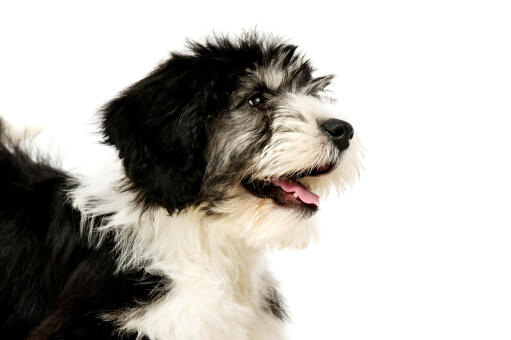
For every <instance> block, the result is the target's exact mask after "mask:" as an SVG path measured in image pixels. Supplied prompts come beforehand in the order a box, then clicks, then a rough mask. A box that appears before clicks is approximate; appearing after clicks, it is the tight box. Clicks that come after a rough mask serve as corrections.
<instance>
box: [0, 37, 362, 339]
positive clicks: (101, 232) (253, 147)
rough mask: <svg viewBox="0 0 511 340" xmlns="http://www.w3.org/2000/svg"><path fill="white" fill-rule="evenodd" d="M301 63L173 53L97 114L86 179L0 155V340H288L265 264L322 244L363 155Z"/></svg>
mask: <svg viewBox="0 0 511 340" xmlns="http://www.w3.org/2000/svg"><path fill="white" fill-rule="evenodd" d="M312 72H313V69H312V67H311V64H310V62H309V61H308V60H306V59H305V58H304V57H303V56H302V55H301V54H299V53H298V52H297V47H296V46H294V45H289V44H287V43H284V42H282V41H279V40H278V39H275V38H269V37H261V36H258V35H256V34H254V33H250V34H246V35H244V36H242V37H241V38H237V39H230V38H226V37H216V38H212V39H210V40H208V41H206V42H204V43H190V44H189V51H188V52H186V53H172V54H171V57H170V59H169V60H167V61H166V62H164V63H163V64H161V65H160V66H159V67H158V68H157V69H156V70H154V71H153V72H152V73H151V74H149V75H148V76H147V77H146V78H144V79H142V80H140V81H139V82H137V83H135V84H133V85H132V86H130V87H129V88H127V89H126V90H125V91H123V92H122V93H121V94H120V95H119V96H118V97H117V98H115V99H114V100H112V101H111V102H110V103H108V104H106V105H105V107H104V108H103V109H102V110H101V113H100V122H101V133H102V142H103V146H102V147H103V148H105V149H107V150H110V151H109V152H111V158H110V159H111V162H110V164H109V165H108V166H106V167H104V168H101V169H97V170H98V171H96V172H95V175H88V176H84V175H81V174H74V173H69V172H65V171H63V170H59V169H58V168H56V167H55V166H52V165H50V164H49V163H48V162H45V161H42V160H41V159H39V158H36V157H33V156H31V153H30V151H29V150H27V149H26V148H24V147H23V145H22V144H23V143H21V144H20V141H19V139H17V138H16V137H15V136H14V133H13V131H12V130H11V129H10V128H8V127H7V123H6V122H4V123H3V124H2V127H0V130H1V137H0V138H1V144H0V338H1V339H94V340H100V339H154V340H156V339H158V340H167V339H178V340H184V339H201V340H205V339H214V340H219V339H223V340H226V339H237V340H243V339H247V340H248V339H264V340H272V339H284V338H285V334H284V327H283V326H284V323H285V320H286V312H285V309H284V307H283V304H282V301H281V298H280V295H279V293H278V290H277V285H276V283H275V282H274V280H273V278H272V276H271V275H270V274H269V273H268V271H267V268H266V266H265V259H264V252H265V249H266V248H269V247H273V248H283V247H294V248H302V247H305V246H306V245H307V244H308V243H309V242H310V241H311V240H312V239H314V238H315V237H316V236H317V229H316V226H315V223H314V215H315V213H316V211H317V210H318V206H319V195H323V194H325V193H326V192H327V191H329V189H330V188H335V189H342V188H343V187H344V186H346V185H347V184H350V183H351V182H353V180H354V179H355V178H357V176H358V171H359V167H360V165H359V159H360V154H361V148H360V146H359V142H358V137H357V135H356V134H354V131H353V128H352V126H351V125H350V124H349V123H348V122H346V121H344V120H341V119H340V117H338V115H337V114H336V110H335V109H334V107H333V100H332V99H331V98H329V97H328V96H326V94H325V92H324V90H325V87H326V86H327V85H328V84H329V83H330V81H331V79H332V76H323V77H314V76H313V75H312Z"/></svg>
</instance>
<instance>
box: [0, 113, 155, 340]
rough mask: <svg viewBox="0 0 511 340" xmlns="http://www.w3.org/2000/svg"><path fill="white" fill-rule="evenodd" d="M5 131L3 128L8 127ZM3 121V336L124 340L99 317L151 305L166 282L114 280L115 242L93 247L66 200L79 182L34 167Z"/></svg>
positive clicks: (136, 277) (135, 276)
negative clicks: (157, 286) (148, 302)
mask: <svg viewBox="0 0 511 340" xmlns="http://www.w3.org/2000/svg"><path fill="white" fill-rule="evenodd" d="M2 126H3V128H2ZM5 126H6V125H5V124H2V123H1V120H0V131H1V132H0V133H1V134H0V135H1V137H0V140H1V143H0V235H1V237H0V278H1V279H0V338H1V339H26V338H28V339H47V338H59V339H60V338H65V339H79V338H84V337H85V338H89V337H92V336H94V337H96V338H100V339H110V338H116V339H117V338H118V337H117V335H115V333H116V332H115V331H114V326H113V325H111V324H110V323H107V322H102V321H101V320H100V318H99V313H100V312H104V311H109V310H110V311H111V310H117V309H121V308H124V307H129V306H130V304H132V303H134V301H144V299H148V298H149V296H150V294H151V292H152V290H153V289H154V287H155V284H157V282H158V281H159V280H158V278H157V277H153V276H151V275H148V274H146V273H142V272H137V271H134V272H132V273H129V274H115V270H116V268H115V261H114V260H113V254H112V249H113V247H112V244H111V241H110V240H108V239H107V240H105V241H104V242H103V243H102V245H101V246H98V247H90V246H88V245H87V243H86V241H85V240H84V238H82V237H80V229H79V225H80V213H79V212H78V211H77V210H75V209H74V208H73V207H72V206H71V203H70V202H69V200H68V199H67V197H66V192H67V190H69V189H71V188H72V186H73V180H72V178H70V177H69V176H68V175H66V174H65V173H64V172H62V171H60V170H58V169H56V168H54V167H52V166H50V165H49V164H47V163H45V162H44V161H34V160H33V159H31V157H30V156H29V155H28V154H27V153H26V152H24V151H23V150H22V149H21V148H20V147H18V146H17V145H16V144H15V143H13V139H12V138H10V136H8V132H9V131H6V129H5Z"/></svg>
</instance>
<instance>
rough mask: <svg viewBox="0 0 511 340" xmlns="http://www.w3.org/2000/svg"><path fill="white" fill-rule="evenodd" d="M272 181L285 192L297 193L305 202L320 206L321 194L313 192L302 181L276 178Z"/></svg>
mask: <svg viewBox="0 0 511 340" xmlns="http://www.w3.org/2000/svg"><path fill="white" fill-rule="evenodd" d="M272 183H273V185H276V186H278V187H281V188H282V190H284V191H285V192H294V193H296V194H297V195H298V197H299V198H300V201H302V202H303V203H307V204H314V205H315V206H316V207H319V196H318V195H316V194H315V193H313V192H310V191H309V190H308V189H307V188H306V187H304V186H303V185H302V184H301V183H299V182H292V181H284V180H274V181H272Z"/></svg>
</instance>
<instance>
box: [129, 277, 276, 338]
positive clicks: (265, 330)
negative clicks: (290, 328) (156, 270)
mask: <svg viewBox="0 0 511 340" xmlns="http://www.w3.org/2000/svg"><path fill="white" fill-rule="evenodd" d="M246 280H247V278H246V277H245V278H242V279H239V281H231V280H228V279H226V278H225V277H223V276H222V275H219V274H218V273H215V271H197V269H195V270H191V269H190V272H189V273H188V275H181V276H180V277H175V278H173V279H172V286H171V288H170V290H169V291H168V292H167V293H165V295H163V296H161V297H160V298H159V299H157V300H155V301H154V302H152V303H149V304H147V305H145V306H143V307H142V308H140V309H138V310H136V311H133V312H130V313H127V315H126V316H125V317H124V319H123V320H121V323H122V328H123V329H125V330H128V331H135V332H137V333H138V334H140V335H145V336H147V337H149V339H154V340H170V339H179V340H182V339H189V340H195V339H197V340H198V339H201V340H208V339H211V340H213V339H215V340H217V339H224V340H229V339H237V340H259V339H261V340H263V339H265V340H281V339H284V338H285V337H284V333H283V326H284V322H283V320H282V319H283V318H284V317H283V314H279V313H278V312H276V310H275V307H278V308H277V310H281V309H280V308H281V306H275V304H280V301H277V300H275V292H276V290H275V288H274V287H273V285H271V282H270V281H269V280H268V277H262V276H261V277H255V278H254V277H252V278H251V281H252V282H246Z"/></svg>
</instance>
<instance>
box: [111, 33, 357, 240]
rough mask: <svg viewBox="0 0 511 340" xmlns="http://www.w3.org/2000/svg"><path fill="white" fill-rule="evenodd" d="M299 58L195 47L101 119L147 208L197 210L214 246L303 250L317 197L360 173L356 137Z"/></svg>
mask: <svg viewBox="0 0 511 340" xmlns="http://www.w3.org/2000/svg"><path fill="white" fill-rule="evenodd" d="M312 71H313V69H312V67H311V66H310V63H309V61H307V60H305V59H304V58H303V57H302V56H300V55H299V54H298V53H297V52H296V47H295V46H292V45H287V44H282V43H278V42H275V41H273V42H270V41H263V39H260V38H257V37H255V36H248V37H245V38H243V39H240V40H239V41H236V42H234V41H231V40H227V39H217V40H216V41H214V42H208V43H206V44H192V46H191V54H186V55H183V54H173V56H172V58H171V59H170V60H169V61H167V62H166V63H164V64H163V65H161V66H160V67H159V68H158V69H157V70H156V71H155V72H153V73H152V74H151V75H149V76H148V77H147V78H145V79H143V80H141V81H140V82H138V83H136V84H134V85H133V86H132V87H131V88H129V89H128V90H126V91H125V92H124V93H123V94H122V95H121V96H120V97H119V98H117V99H116V100H114V101H112V102H111V103H110V104H108V105H107V106H106V107H105V110H104V114H103V126H104V133H105V137H106V141H107V142H108V143H110V144H113V145H115V146H116V147H117V148H118V149H119V156H120V157H121V159H123V162H124V166H125V170H126V175H127V177H128V178H129V180H130V181H129V183H128V188H129V189H130V190H134V191H135V192H136V193H137V195H138V197H139V202H138V203H139V204H143V205H144V206H145V207H146V208H153V207H155V206H162V207H164V208H166V209H167V210H168V211H169V213H171V214H174V213H179V211H181V210H183V209H186V208H190V207H195V208H197V209H198V210H200V211H201V212H202V213H203V214H204V218H205V219H206V220H208V222H209V223H207V227H208V228H211V229H212V230H214V232H215V233H216V234H218V233H221V234H223V235H225V236H227V237H232V238H237V239H243V240H244V241H245V242H246V243H247V244H248V245H250V246H253V247H263V246H266V245H273V246H278V247H283V246H292V247H303V246H305V245H306V244H307V243H308V242H309V241H310V239H311V238H313V237H314V235H315V234H316V228H315V225H314V223H313V218H312V217H313V215H314V214H315V212H316V211H317V210H318V207H319V204H320V203H319V200H320V196H322V195H324V194H326V193H327V191H328V190H329V189H330V188H337V189H339V188H343V187H344V186H346V185H347V184H349V183H351V182H352V181H353V180H354V179H355V178H356V177H357V176H358V171H359V156H360V146H359V145H358V144H359V143H358V137H357V134H356V133H355V132H354V130H353V127H352V126H351V124H350V123H348V122H347V121H346V120H343V119H342V117H339V115H338V114H337V112H336V110H335V108H334V106H333V100H332V99H330V98H329V97H327V96H326V95H325V93H324V90H325V88H326V86H328V84H329V83H330V80H331V78H332V77H331V76H326V77H313V76H312Z"/></svg>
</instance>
